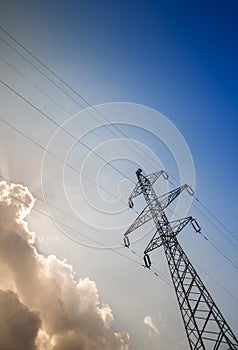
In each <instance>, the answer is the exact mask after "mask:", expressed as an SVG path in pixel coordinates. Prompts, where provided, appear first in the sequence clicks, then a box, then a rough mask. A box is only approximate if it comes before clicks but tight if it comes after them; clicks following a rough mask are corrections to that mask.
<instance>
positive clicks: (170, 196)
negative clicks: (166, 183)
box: [158, 184, 194, 209]
mask: <svg viewBox="0 0 238 350" xmlns="http://www.w3.org/2000/svg"><path fill="white" fill-rule="evenodd" d="M184 190H187V192H188V194H189V195H190V196H192V195H193V194H194V192H193V190H192V188H191V187H190V186H189V185H187V184H185V185H182V186H180V187H178V188H175V189H174V190H172V191H170V192H168V193H165V194H163V195H162V196H160V197H158V200H159V202H160V205H161V207H162V208H163V209H165V208H166V207H167V206H168V205H170V203H172V202H173V201H174V200H175V198H177V197H178V196H179V195H180V193H181V192H183V191H184Z"/></svg>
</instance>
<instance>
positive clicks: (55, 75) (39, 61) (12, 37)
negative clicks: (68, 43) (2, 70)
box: [0, 26, 238, 241]
mask: <svg viewBox="0 0 238 350" xmlns="http://www.w3.org/2000/svg"><path fill="white" fill-rule="evenodd" d="M0 29H1V30H2V31H3V32H4V33H5V34H6V35H7V36H8V37H9V38H11V40H13V41H14V42H15V43H16V44H17V45H19V46H20V47H21V48H22V49H23V50H24V51H25V52H27V53H28V54H29V55H30V56H31V57H32V58H34V59H35V60H36V61H37V62H38V63H39V64H40V65H41V66H42V67H44V68H45V69H46V70H47V71H48V72H49V73H51V74H52V75H53V76H54V77H55V78H56V79H58V81H60V82H61V83H62V84H63V85H64V86H66V87H67V88H68V89H69V90H70V91H71V92H73V93H74V94H75V95H76V96H78V97H79V98H80V99H81V100H82V101H84V102H85V103H86V104H87V105H88V106H89V107H91V108H92V109H93V110H94V111H96V112H97V113H98V114H99V115H100V116H101V117H103V119H104V120H106V121H107V122H109V123H111V121H110V120H109V119H108V118H107V117H106V116H105V115H103V114H102V113H101V112H100V111H98V110H97V109H96V108H95V107H94V106H93V105H92V104H91V103H90V102H89V101H88V100H87V99H86V98H84V97H83V96H82V95H81V94H80V93H79V92H78V91H76V90H75V89H74V88H72V87H71V86H70V85H69V84H68V83H67V82H66V81H65V80H64V79H62V78H61V77H60V76H59V75H58V74H57V73H56V72H55V71H53V69H51V68H49V66H48V65H47V64H45V63H44V62H43V61H42V60H40V59H39V57H37V56H36V55H35V54H33V53H32V52H31V51H30V50H29V49H27V48H26V47H25V46H24V45H23V44H22V43H20V42H19V41H18V40H17V39H16V38H15V37H14V36H13V35H11V34H10V33H9V32H8V31H7V30H6V29H5V28H3V27H2V26H0ZM0 39H1V40H2V41H3V42H4V43H5V44H6V45H8V46H9V47H10V48H11V49H12V50H14V51H15V52H16V53H17V54H19V55H20V56H21V57H22V58H23V59H24V60H26V62H28V64H30V65H31V66H33V67H34V68H35V69H36V70H37V71H39V72H40V73H41V74H42V75H43V76H44V77H45V78H46V79H48V80H49V81H50V82H51V83H53V84H54V85H55V86H56V87H57V88H59V89H60V90H61V91H62V92H64V93H65V94H66V95H67V96H68V97H70V98H71V99H72V100H73V101H74V102H75V103H77V104H78V105H79V106H80V107H81V108H84V107H83V106H82V105H81V104H80V103H79V102H78V101H77V100H75V99H74V98H72V96H71V95H69V94H68V93H67V92H66V91H65V90H64V89H62V88H61V87H60V86H59V85H58V84H57V83H55V81H53V80H52V79H51V78H49V76H48V75H46V74H45V73H43V72H42V70H40V69H39V68H38V67H37V66H35V65H34V64H33V63H32V62H31V61H29V60H28V59H27V58H26V57H25V56H24V55H22V54H21V53H20V52H19V51H18V50H17V49H16V48H14V47H13V46H12V45H11V44H9V43H8V42H7V41H6V40H4V39H3V38H0ZM87 112H88V113H89V114H91V113H90V111H87ZM91 115H92V116H93V117H94V118H96V119H97V120H99V119H98V118H97V117H96V116H95V115H93V114H91ZM106 127H107V126H106ZM113 127H114V128H115V129H116V130H117V131H119V133H120V134H121V135H123V136H124V137H126V138H127V139H128V140H129V141H130V142H131V143H132V144H133V146H134V147H136V148H138V149H139V150H140V151H142V152H143V153H144V154H145V155H146V161H148V157H149V158H150V159H151V160H152V162H153V166H154V160H153V159H152V158H151V157H150V155H148V154H146V153H145V152H144V150H143V149H142V148H141V147H139V145H138V144H135V143H134V142H133V141H132V140H130V139H129V137H128V135H126V134H125V133H124V132H123V131H122V130H121V129H120V128H119V127H118V126H117V125H115V124H113ZM107 128H108V127H107ZM108 129H109V130H110V132H112V133H113V134H114V135H116V134H115V133H114V132H113V131H112V130H111V129H110V128H108ZM116 136H117V135H116ZM136 153H137V152H136ZM139 155H140V157H141V153H140V154H139ZM169 175H170V177H172V178H173V179H174V180H175V181H176V182H178V183H179V181H178V180H177V179H176V178H175V177H174V176H172V175H171V174H169ZM194 198H195V199H196V200H197V201H198V202H199V203H200V204H201V206H203V207H204V208H205V209H206V210H207V211H208V212H209V214H210V215H211V216H212V217H213V218H214V219H215V220H216V221H217V222H218V223H219V224H220V225H221V226H222V227H223V228H224V229H225V230H226V231H227V232H229V233H230V234H231V235H232V237H233V238H234V239H235V240H236V241H238V238H237V237H236V236H235V235H234V234H233V233H232V231H231V230H229V229H228V228H227V227H226V226H225V225H224V223H222V222H221V220H219V219H218V218H217V216H216V215H215V214H214V213H212V212H211V211H210V210H209V209H208V208H207V207H206V206H205V204H203V203H202V202H201V201H200V200H199V199H198V198H197V197H196V196H194ZM218 230H219V229H218ZM219 231H220V230H219ZM220 232H221V231H220Z"/></svg>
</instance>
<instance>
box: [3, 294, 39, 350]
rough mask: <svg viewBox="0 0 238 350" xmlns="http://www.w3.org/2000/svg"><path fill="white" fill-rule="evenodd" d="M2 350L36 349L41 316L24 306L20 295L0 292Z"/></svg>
mask: <svg viewBox="0 0 238 350" xmlns="http://www.w3.org/2000/svg"><path fill="white" fill-rule="evenodd" d="M0 310H1V318H0V349H11V350H17V349H19V344H20V346H21V348H22V349H24V350H32V349H36V346H35V338H36V336H37V333H38V331H39V329H40V326H41V319H40V317H39V314H38V313H37V312H34V311H30V310H29V309H28V308H27V307H26V306H25V305H23V304H22V303H21V302H20V300H19V298H18V295H17V294H16V293H14V292H12V291H10V290H7V291H3V290H0Z"/></svg>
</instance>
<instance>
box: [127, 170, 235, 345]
mask: <svg viewBox="0 0 238 350" xmlns="http://www.w3.org/2000/svg"><path fill="white" fill-rule="evenodd" d="M136 175H137V179H138V183H137V185H136V187H135V189H134V190H133V192H132V194H131V195H130V197H129V206H130V207H131V208H132V207H133V201H132V199H133V198H135V197H137V196H139V195H140V194H143V196H144V198H145V200H146V203H147V206H146V207H145V209H144V210H143V211H142V213H141V214H140V215H139V216H138V217H137V219H136V220H135V221H134V222H133V224H132V225H131V226H130V227H129V229H128V230H127V232H126V233H125V235H124V243H125V245H126V246H127V247H129V245H130V241H129V234H130V233H131V232H132V231H134V230H135V229H137V228H138V227H140V226H142V225H143V224H144V223H146V222H148V221H149V220H152V219H153V221H154V223H155V226H156V232H155V234H154V235H153V237H152V239H151V240H150V242H149V244H148V245H147V247H146V249H145V251H144V262H145V266H146V267H147V268H150V266H151V260H150V256H149V253H150V252H151V251H153V250H154V249H157V248H159V247H160V246H163V247H164V251H165V255H166V258H167V261H168V265H169V270H170V274H171V278H172V281H173V285H174V288H175V292H176V296H177V300H178V303H179V307H180V310H181V314H182V319H183V322H184V326H185V330H186V334H187V338H188V342H189V345H190V349H192V350H198V349H202V350H238V341H237V338H236V336H235V335H234V333H233V332H232V330H231V328H230V327H229V325H228V324H227V322H226V321H225V319H224V317H223V316H222V313H221V312H220V310H219V309H218V307H217V306H216V304H215V302H214V300H213V299H212V297H211V295H210V294H209V292H208V290H207V289H206V287H205V285H204V284H203V282H202V280H201V278H200V277H199V276H198V274H197V272H196V270H195V269H194V267H193V265H192V264H191V262H190V261H189V259H188V257H187V255H186V254H185V252H184V251H183V249H182V247H181V245H180V244H179V242H178V239H177V237H176V236H177V235H178V233H179V232H180V231H181V230H182V229H183V228H184V227H185V226H186V225H187V224H188V223H191V224H192V226H193V228H194V229H195V231H196V232H200V230H201V228H200V226H199V225H198V223H197V221H196V220H195V219H193V218H192V217H191V216H190V217H186V218H184V219H180V220H175V221H171V222H169V220H168V218H167V216H166V214H165V208H166V207H167V206H168V205H169V204H170V203H171V202H172V201H173V200H174V199H175V198H176V197H177V196H178V195H179V194H180V193H181V192H182V191H183V190H187V191H188V193H189V194H190V195H193V191H192V189H191V188H190V187H189V186H188V185H183V186H181V187H179V188H177V189H175V190H173V191H170V192H168V193H166V194H165V195H163V196H160V197H158V196H157V195H156V193H155V191H154V189H153V187H152V185H153V184H154V183H155V181H156V180H157V179H158V178H159V177H160V176H161V175H162V176H164V178H166V179H167V178H168V176H167V174H166V173H165V172H164V171H158V172H156V173H153V174H151V175H148V176H145V175H143V173H142V170H141V169H138V170H137V171H136Z"/></svg>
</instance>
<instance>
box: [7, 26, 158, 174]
mask: <svg viewBox="0 0 238 350" xmlns="http://www.w3.org/2000/svg"><path fill="white" fill-rule="evenodd" d="M0 29H1V30H2V31H3V32H4V33H5V34H6V35H8V37H10V38H11V39H12V40H13V41H14V42H15V43H17V45H19V46H20V47H21V48H22V49H23V50H25V51H26V52H27V53H28V54H29V55H30V56H31V57H33V58H34V59H35V60H36V61H37V62H38V63H40V64H41V65H42V66H43V67H44V68H45V69H46V70H47V71H48V72H50V73H51V74H52V75H53V76H54V77H55V78H56V79H58V80H59V81H60V82H61V83H62V84H63V85H64V86H66V87H67V88H68V89H69V90H70V91H71V92H73V93H74V94H75V95H76V96H78V97H79V98H80V99H81V100H82V101H84V102H85V103H86V104H87V106H88V107H91V108H92V109H93V110H94V111H95V112H96V113H97V114H98V115H100V116H101V117H102V118H103V119H104V120H105V121H107V122H109V123H110V125H112V126H113V128H114V129H115V130H116V131H118V132H119V133H120V135H122V136H124V137H125V138H126V139H127V140H128V141H129V142H131V143H132V145H133V147H135V148H138V149H139V150H140V153H138V152H137V151H136V150H135V149H134V152H135V153H136V154H137V155H139V156H140V157H141V152H142V153H144V154H145V156H146V158H144V160H145V161H146V162H148V157H149V159H150V160H151V161H152V163H151V164H153V167H154V159H153V158H152V157H151V156H150V154H147V153H146V152H145V151H144V150H143V149H142V148H141V147H140V146H139V145H138V144H135V142H134V141H133V140H131V139H130V138H129V137H128V135H127V134H126V133H125V132H123V131H122V130H121V129H120V128H119V127H118V126H117V125H116V124H112V123H111V120H110V119H108V118H107V117H106V116H105V115H104V114H103V113H101V112H100V111H98V109H96V108H95V106H93V105H92V104H91V103H90V102H89V101H88V100H87V99H86V98H85V97H83V96H82V95H81V94H80V93H79V92H78V91H76V90H75V89H74V88H72V87H71V86H70V85H69V84H68V83H67V82H66V81H65V80H63V79H62V78H61V77H60V76H59V75H58V74H57V73H55V71H53V70H52V69H51V68H49V67H48V65H46V64H45V63H44V62H43V61H42V60H40V59H39V58H38V57H37V56H36V55H34V54H33V53H32V52H31V51H30V50H29V49H27V48H26V47H25V46H24V45H22V44H21V43H20V42H19V41H18V40H17V39H16V38H15V37H13V35H11V34H10V33H9V32H8V31H7V30H5V29H4V28H3V27H2V26H0ZM0 39H1V40H2V41H3V42H4V43H5V44H6V45H7V46H8V47H10V48H11V49H12V50H14V51H15V52H16V53H17V54H18V55H20V56H21V57H22V58H23V59H25V61H26V62H27V63H28V64H30V65H31V66H32V67H34V68H35V69H36V70H37V71H38V72H40V73H41V74H42V75H43V76H44V77H45V78H46V79H47V80H49V81H50V82H51V83H52V84H53V85H55V86H56V87H57V88H58V89H59V90H60V91H62V92H63V93H65V94H66V95H67V96H68V97H69V98H71V100H72V101H74V102H75V103H76V104H77V105H79V106H80V107H81V108H84V107H83V106H82V104H81V103H79V102H78V101H77V100H75V99H74V98H73V97H72V96H71V95H70V94H68V93H67V92H66V91H65V90H64V89H62V88H61V87H60V86H59V85H58V84H57V83H56V82H55V81H54V80H52V79H51V78H50V77H49V76H48V75H46V74H45V73H43V72H42V70H40V69H39V68H38V67H37V66H35V65H34V64H33V63H32V62H31V61H29V60H28V59H27V58H26V57H25V56H24V55H22V54H21V53H20V52H19V51H18V50H17V49H16V48H14V47H13V46H12V45H11V44H9V43H8V42H7V41H6V40H4V39H3V38H1V37H0ZM87 112H88V113H89V114H90V115H91V116H92V117H93V118H95V119H96V120H98V121H99V122H100V123H101V120H100V119H99V118H97V117H96V116H95V115H94V114H92V113H91V112H90V111H89V110H87ZM105 127H106V128H107V129H108V130H109V131H110V132H111V133H112V134H114V135H115V136H118V135H117V134H116V133H115V132H114V131H113V130H111V129H110V128H109V127H108V126H107V125H105ZM129 148H130V147H129Z"/></svg>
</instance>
